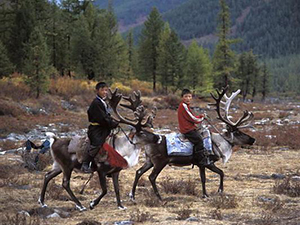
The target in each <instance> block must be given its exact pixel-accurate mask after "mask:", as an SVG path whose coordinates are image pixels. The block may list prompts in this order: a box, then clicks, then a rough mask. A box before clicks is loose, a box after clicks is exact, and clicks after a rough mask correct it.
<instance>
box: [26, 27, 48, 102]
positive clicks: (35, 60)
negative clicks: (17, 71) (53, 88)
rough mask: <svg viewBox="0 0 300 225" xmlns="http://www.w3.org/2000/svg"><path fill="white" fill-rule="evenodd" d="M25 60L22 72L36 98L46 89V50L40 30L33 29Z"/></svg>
mask: <svg viewBox="0 0 300 225" xmlns="http://www.w3.org/2000/svg"><path fill="white" fill-rule="evenodd" d="M25 55H26V58H25V63H24V65H25V66H24V72H25V74H26V75H27V80H26V82H27V84H28V85H29V87H30V88H31V90H32V91H33V92H34V93H35V94H36V98H38V97H39V96H40V94H41V93H43V92H45V91H47V89H48V78H49V77H48V73H47V71H48V68H49V55H48V49H47V45H46V41H45V37H44V36H43V34H42V32H41V29H40V28H39V27H35V28H34V29H33V31H32V33H31V35H30V38H29V41H28V43H27V44H26V53H25Z"/></svg>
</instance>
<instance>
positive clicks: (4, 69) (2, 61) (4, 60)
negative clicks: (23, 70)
mask: <svg viewBox="0 0 300 225" xmlns="http://www.w3.org/2000/svg"><path fill="white" fill-rule="evenodd" d="M13 70H14V68H13V64H12V63H11V62H10V60H9V58H8V55H7V50H6V48H5V46H4V45H3V44H2V41H1V40H0V78H1V77H3V76H7V75H9V74H10V73H12V72H13Z"/></svg>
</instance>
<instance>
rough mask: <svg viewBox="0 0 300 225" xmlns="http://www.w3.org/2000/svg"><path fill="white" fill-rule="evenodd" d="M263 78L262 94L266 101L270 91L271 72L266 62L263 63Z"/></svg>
mask: <svg viewBox="0 0 300 225" xmlns="http://www.w3.org/2000/svg"><path fill="white" fill-rule="evenodd" d="M261 71H262V77H261V78H262V79H261V94H262V99H261V100H262V101H265V99H266V96H267V94H268V93H269V91H270V73H269V71H268V69H267V65H266V63H264V64H263V65H262V68H261Z"/></svg>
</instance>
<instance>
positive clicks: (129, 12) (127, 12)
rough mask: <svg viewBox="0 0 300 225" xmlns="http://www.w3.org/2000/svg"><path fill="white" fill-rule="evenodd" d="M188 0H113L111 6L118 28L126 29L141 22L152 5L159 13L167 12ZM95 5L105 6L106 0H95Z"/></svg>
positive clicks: (106, 4)
mask: <svg viewBox="0 0 300 225" xmlns="http://www.w3.org/2000/svg"><path fill="white" fill-rule="evenodd" d="M187 1H188V0H163V1H161V0H114V1H113V7H114V11H115V13H116V15H117V18H118V22H119V28H120V29H119V30H120V31H121V32H123V31H127V30H128V29H129V28H130V27H135V26H138V25H140V24H142V23H143V22H144V21H145V20H146V19H147V16H148V14H149V13H150V11H151V10H152V8H153V7H156V8H158V10H159V12H160V13H164V12H167V11H169V10H172V9H173V8H176V7H178V6H179V5H181V4H182V3H184V2H187ZM94 4H95V5H97V6H99V7H100V8H107V6H108V0H105V1H103V0H96V1H95V2H94Z"/></svg>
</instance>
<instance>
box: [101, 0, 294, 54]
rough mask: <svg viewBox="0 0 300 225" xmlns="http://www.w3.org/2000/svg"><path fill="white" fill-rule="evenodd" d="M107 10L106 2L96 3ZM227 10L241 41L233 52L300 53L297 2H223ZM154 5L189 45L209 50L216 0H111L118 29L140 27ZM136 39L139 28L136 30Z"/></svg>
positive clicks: (215, 19) (211, 42)
mask: <svg viewBox="0 0 300 225" xmlns="http://www.w3.org/2000/svg"><path fill="white" fill-rule="evenodd" d="M96 4H98V5H99V6H100V7H107V1H96ZM227 4H228V5H229V8H230V14H231V25H232V29H231V31H232V37H238V38H242V39H243V41H242V42H241V43H239V44H237V45H236V46H235V47H234V48H235V50H237V51H239V52H241V51H249V50H250V49H253V51H254V53H255V54H259V55H263V56H264V57H271V58H273V57H278V56H280V55H289V54H295V53H299V52H300V45H299V40H300V29H299V25H300V15H299V13H297V12H299V11H300V2H299V1H298V0H286V1H278V0H268V1H266V0H239V1H235V0H227ZM153 6H155V7H157V8H158V9H159V11H160V13H161V14H162V15H163V18H164V20H165V21H168V22H169V23H170V26H171V27H172V28H173V29H174V30H175V31H176V32H177V33H178V34H179V36H180V38H181V40H183V41H184V42H185V43H187V44H188V43H189V42H190V40H191V39H196V40H197V41H198V42H199V43H200V44H203V45H204V46H206V47H209V48H213V46H214V43H215V42H216V41H217V38H216V36H215V35H214V34H215V33H216V29H217V15H218V12H219V1H218V0H211V1H206V0H185V1H184V0H167V1H158V0H152V1H146V0H143V1H138V4H137V1H136V0H129V1H121V0H116V1H114V9H115V13H116V15H117V17H118V20H119V24H120V27H121V28H123V29H121V31H124V30H126V29H124V26H126V27H133V26H136V25H138V24H142V22H143V21H144V20H145V17H146V16H147V14H148V13H149V12H150V10H151V8H152V7H153ZM136 29H137V32H135V33H136V38H137V36H138V33H139V32H138V31H140V30H141V29H140V28H136Z"/></svg>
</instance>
